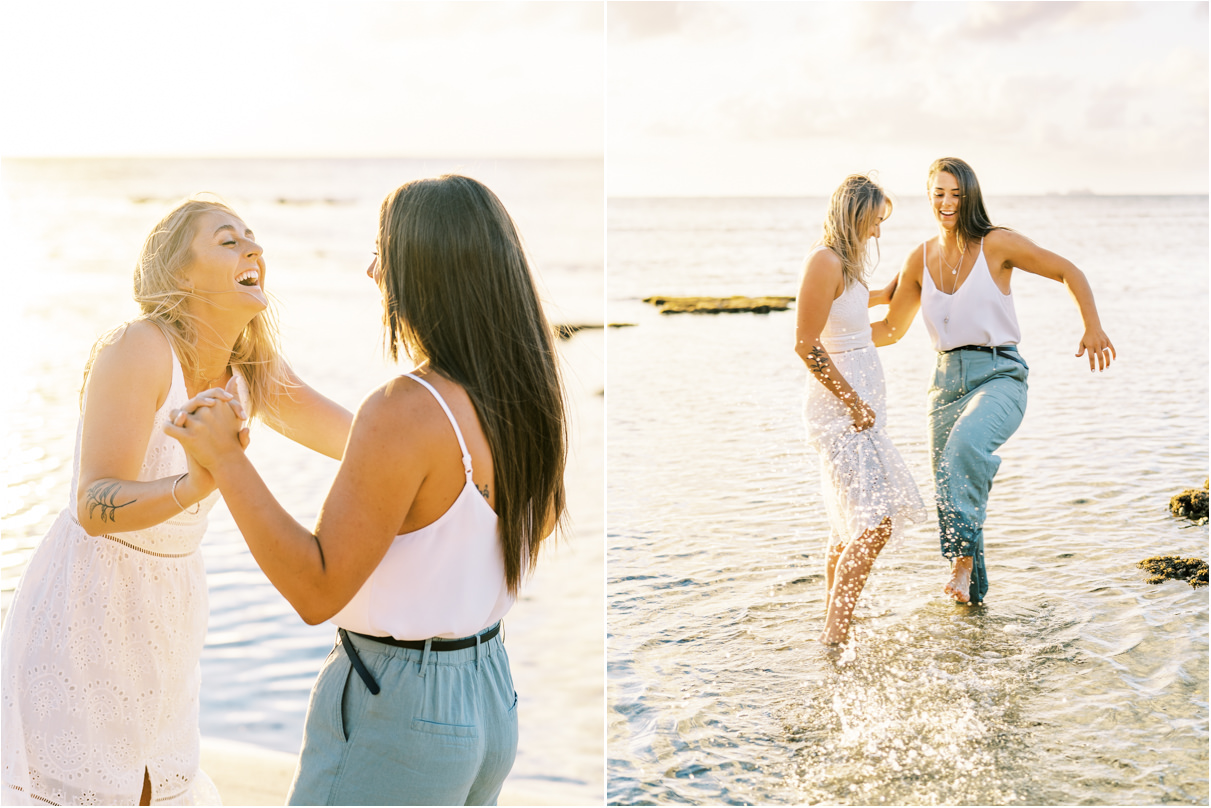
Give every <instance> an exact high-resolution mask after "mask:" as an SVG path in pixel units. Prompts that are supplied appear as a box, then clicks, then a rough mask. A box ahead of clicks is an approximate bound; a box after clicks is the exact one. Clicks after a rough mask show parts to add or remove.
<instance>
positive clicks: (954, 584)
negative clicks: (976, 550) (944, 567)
mask: <svg viewBox="0 0 1211 808" xmlns="http://www.w3.org/2000/svg"><path fill="white" fill-rule="evenodd" d="M950 573H951V574H950V580H949V581H948V582H947V583H946V586H944V587H942V591H943V592H945V593H946V594H947V595H950V596H951V597H952V598H954V599H955V600H957V601H958V602H959V603H970V602H971V595H970V594H969V593H970V591H971V556H959V557H958V558H956V559H955V561H954V566H953V567H951V570H950Z"/></svg>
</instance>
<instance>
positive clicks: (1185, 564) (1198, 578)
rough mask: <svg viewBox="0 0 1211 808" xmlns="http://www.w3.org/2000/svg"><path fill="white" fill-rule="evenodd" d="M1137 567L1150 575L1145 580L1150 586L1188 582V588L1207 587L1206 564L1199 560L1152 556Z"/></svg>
mask: <svg viewBox="0 0 1211 808" xmlns="http://www.w3.org/2000/svg"><path fill="white" fill-rule="evenodd" d="M1136 566H1137V567H1142V568H1143V569H1145V570H1147V571H1148V572H1150V573H1152V577H1151V578H1148V579H1147V582H1148V583H1150V584H1159V583H1163V582H1164V581H1189V582H1190V586H1193V587H1199V586H1206V585H1207V562H1206V561H1203V560H1202V559H1201V558H1178V557H1177V556H1153V557H1152V558H1145V559H1144V560H1143V561H1141V562H1140V563H1139V564H1137V565H1136Z"/></svg>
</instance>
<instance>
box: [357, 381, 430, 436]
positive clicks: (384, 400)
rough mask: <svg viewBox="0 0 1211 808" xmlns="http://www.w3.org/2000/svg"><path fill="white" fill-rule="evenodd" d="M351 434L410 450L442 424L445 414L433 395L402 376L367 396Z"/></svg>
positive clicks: (380, 386) (358, 412)
mask: <svg viewBox="0 0 1211 808" xmlns="http://www.w3.org/2000/svg"><path fill="white" fill-rule="evenodd" d="M353 424H354V425H353V431H354V433H361V434H363V435H365V434H367V433H371V434H373V435H374V436H375V439H376V440H379V441H381V442H382V443H383V444H384V445H387V444H389V445H392V446H400V445H403V444H407V445H409V446H411V447H412V448H413V449H415V448H418V447H419V446H421V445H423V444H424V443H426V442H427V441H426V437H427V436H431V435H433V434H434V432H435V431H437V430H438V428H439V427H443V428H444V425H445V424H446V414H445V412H444V411H443V410H442V408H441V405H440V404H438V403H437V399H435V398H434V397H433V394H432V393H430V392H429V391H428V390H426V389H425V388H424V386H423V385H420V384H418V383H417V382H416V381H415V380H413V379H409V378H408V377H406V376H397V377H395V378H394V379H391V380H389V381H387V382H384V383H383V384H381V385H379V386H378V387H377V388H376V389H374V390H373V391H371V392H370V394H369V395H368V396H366V398H365V399H363V400H362V403H361V405H359V406H358V408H357V413H356V414H355V415H354V419H353Z"/></svg>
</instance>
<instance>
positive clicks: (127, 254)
mask: <svg viewBox="0 0 1211 808" xmlns="http://www.w3.org/2000/svg"><path fill="white" fill-rule="evenodd" d="M449 171H455V172H461V173H467V174H469V175H471V176H474V177H476V178H478V179H480V180H483V181H484V182H485V183H486V184H487V185H488V186H489V187H491V188H492V189H493V190H494V191H496V193H497V194H498V195H499V196H500V197H501V199H502V200H503V202H504V203H505V206H506V207H507V208H508V209H509V211H510V213H511V214H512V215H513V217H514V219H515V220H516V221H517V223H518V227H519V229H520V231H521V233H522V236H523V238H524V239H525V240H526V243H527V248H528V250H529V252H530V255H531V258H532V260H533V265H534V267H535V269H536V272H537V274H538V275H539V279H540V284H541V286H542V287H543V289H544V290H545V301H544V302H545V304H546V307H547V311H548V315H549V316H550V319H551V320H552V321H553V322H556V323H574V324H597V325H600V324H601V322H602V316H603V312H602V300H603V289H604V280H603V271H602V267H603V250H604V243H603V242H604V239H603V235H602V220H603V202H602V186H603V183H602V170H601V163H600V161H541V160H529V161H507V160H465V161H456V160H450V161H442V160H37V161H23V160H20V161H18V160H5V161H4V162H3V163H0V204H2V205H3V214H4V216H3V223H4V236H5V241H6V242H7V243H8V244H9V246H10V249H9V250H8V251H7V252H6V255H5V260H4V267H3V279H4V284H5V287H6V288H5V293H4V295H3V296H2V298H3V303H2V304H0V306H2V310H0V316H2V317H0V319H2V323H3V324H2V326H0V327H2V328H3V337H4V344H5V345H6V346H8V347H7V350H5V351H4V353H3V359H2V360H0V361H2V362H3V368H4V377H5V379H6V380H7V382H8V394H7V396H6V400H5V402H4V417H5V424H6V428H5V432H4V446H3V451H4V458H5V470H6V479H5V489H4V490H5V494H4V502H3V538H2V541H0V550H2V559H3V571H2V580H0V588H2V595H3V602H4V604H5V605H7V603H8V602H9V601H10V599H11V597H12V593H13V590H14V588H15V586H16V584H17V581H18V579H19V576H20V574H21V571H22V569H23V568H24V566H25V563H26V560H27V559H28V557H29V554H30V553H31V552H32V549H33V547H34V546H35V545H36V543H37V541H38V540H39V539H40V538H41V536H42V535H43V533H44V532H45V530H46V529H47V527H49V525H50V523H51V522H52V521H53V520H54V518H55V515H56V514H57V513H58V511H59V510H60V509H61V508H62V507H64V505H65V504H66V502H67V499H68V490H67V489H68V487H69V484H70V480H71V472H72V454H73V451H74V439H75V426H76V421H77V418H78V413H79V409H78V396H79V390H80V384H81V373H82V370H83V367H84V362H85V360H86V359H87V357H88V352H89V349H90V346H91V345H92V343H93V341H94V340H95V339H96V338H97V337H98V336H99V335H101V334H102V333H103V332H104V331H106V330H107V329H109V328H111V327H113V326H115V325H117V324H119V323H120V322H122V321H124V320H126V319H129V318H130V317H132V316H134V314H135V313H136V310H135V307H134V304H133V303H132V302H131V301H130V278H131V271H132V269H133V266H134V262H135V260H136V257H137V255H138V251H139V248H140V246H141V245H142V241H143V238H144V237H145V236H146V234H147V232H148V231H149V230H150V228H151V227H152V225H154V224H155V223H156V221H158V220H159V218H160V217H161V216H162V215H163V214H164V213H166V212H167V211H168V210H169V209H170V208H171V207H172V206H173V204H174V203H175V202H176V201H177V200H179V199H180V198H182V197H184V196H186V195H188V194H192V193H197V192H201V191H210V192H214V193H217V194H219V195H221V197H222V198H223V199H224V200H225V201H227V202H228V203H229V204H230V205H231V206H232V207H233V208H234V209H235V210H236V211H237V212H238V213H239V214H240V215H241V216H242V217H243V218H244V220H245V221H246V222H247V223H248V224H249V226H250V227H252V228H253V230H254V231H255V232H256V235H257V239H258V241H259V242H260V244H261V245H262V246H263V247H264V248H265V260H266V262H267V266H268V270H267V274H266V279H267V287H268V289H269V290H270V292H271V293H272V295H273V296H274V297H275V298H276V299H277V303H278V311H279V317H280V322H281V327H282V337H283V339H282V342H283V346H284V348H285V351H286V354H287V356H288V358H289V359H290V361H291V363H292V364H293V366H294V368H295V369H296V370H297V371H298V372H299V374H300V375H301V376H302V377H303V378H304V379H305V380H306V381H308V382H309V383H310V384H311V385H312V386H314V387H315V388H316V389H318V390H320V391H321V392H323V393H325V394H326V395H328V396H329V397H331V398H333V399H335V400H337V401H338V402H340V403H341V404H343V405H344V406H346V407H348V408H350V409H353V408H356V407H357V405H358V403H359V402H360V401H361V399H362V397H363V396H364V395H365V394H366V393H368V392H369V391H370V390H371V389H373V388H374V387H376V386H377V385H378V384H380V383H381V382H382V381H384V380H386V379H387V378H390V377H391V376H393V375H395V374H397V373H400V372H403V371H405V370H407V369H408V368H407V367H395V366H393V365H391V364H390V363H389V362H388V361H386V360H385V359H384V353H383V350H382V347H381V346H382V340H381V325H380V324H381V306H380V303H379V295H378V291H377V289H376V287H375V285H374V283H373V282H372V281H370V280H369V279H368V278H367V277H366V275H365V269H366V266H367V265H368V264H369V263H370V260H371V257H372V255H371V254H372V251H373V249H374V237H375V233H376V230H377V226H378V208H379V204H380V202H381V201H382V199H383V197H384V196H385V195H386V194H387V193H388V192H389V191H391V190H392V189H394V188H395V187H396V186H398V185H399V184H400V183H402V182H404V181H406V180H409V179H414V178H417V177H423V176H433V175H435V174H438V173H443V172H449ZM560 356H561V359H562V362H563V367H564V371H565V380H566V383H567V386H568V393H569V399H570V402H571V409H572V418H573V440H572V457H571V463H570V467H569V471H568V478H567V480H568V486H569V500H570V511H571V518H572V527H571V530H570V531H569V533H568V535H567V536H566V537H565V539H564V540H563V541H562V542H561V543H559V544H557V545H551V546H549V548H548V549H547V551H545V555H544V557H543V559H542V560H541V562H540V565H539V568H538V571H537V573H536V575H535V577H534V578H533V579H532V580H531V581H530V583H529V585H528V586H527V587H526V588H525V589H524V590H523V594H522V597H521V599H520V601H519V602H518V604H517V605H516V606H515V607H514V609H513V611H512V612H511V613H510V615H509V616H508V618H507V620H506V623H507V637H508V640H507V647H508V649H509V654H510V658H511V659H512V661H513V666H514V678H515V680H516V685H517V690H518V693H519V708H518V710H519V717H520V725H521V730H520V731H521V742H520V749H519V753H518V758H517V763H516V765H515V766H514V769H513V773H512V775H511V776H510V781H509V784H508V785H506V788H510V787H511V788H513V789H514V790H515V792H516V793H524V794H531V795H535V798H538V799H543V800H546V801H550V802H566V803H568V804H599V803H600V802H601V800H602V795H603V793H604V778H603V773H602V765H601V761H602V755H603V743H602V738H603V734H604V723H603V717H602V707H601V705H602V703H603V698H604V696H603V694H604V687H605V685H604V673H603V670H604V652H603V647H604V639H603V628H602V619H601V614H602V608H603V603H604V572H603V570H604V550H603V547H602V542H601V536H602V533H603V530H604V514H603V489H604V473H603V453H604V448H603V447H604V443H603V440H604V407H603V396H602V391H603V387H604V334H603V332H602V331H600V330H588V331H581V332H580V333H578V334H577V335H576V336H574V337H573V338H572V339H570V340H568V341H566V342H564V343H561V348H560ZM249 453H250V455H251V456H252V457H253V460H254V462H255V463H256V465H257V467H258V469H259V470H260V471H261V473H262V475H263V476H264V478H265V480H266V482H267V484H268V485H269V488H270V490H272V491H273V492H274V493H275V495H276V496H277V497H278V498H279V500H280V501H281V502H282V504H283V505H284V506H285V507H286V508H287V510H289V511H290V513H292V514H293V515H294V516H295V517H296V518H297V519H299V521H300V522H302V523H303V524H314V520H315V517H316V514H317V511H318V509H319V506H320V503H321V502H322V501H323V498H324V495H325V494H326V493H327V490H328V487H329V485H330V484H331V481H332V478H333V477H334V476H335V473H336V468H337V464H336V462H335V461H332V460H330V459H328V458H323V457H320V456H318V455H315V454H313V453H311V452H309V451H307V450H305V449H302V448H301V447H298V446H297V445H295V444H293V443H291V442H289V441H287V440H285V439H284V438H281V437H280V436H278V435H277V434H276V433H274V432H272V431H271V430H269V429H267V428H264V427H261V428H259V429H256V430H254V435H253V444H252V446H251V447H250V449H249ZM203 553H204V556H205V560H206V566H207V570H208V577H209V583H210V604H211V616H210V630H209V634H208V637H207V644H206V647H205V650H204V652H203V656H202V703H201V722H202V732H203V734H204V735H209V736H216V737H223V738H230V739H235V740H240V741H245V742H252V743H258V744H261V745H264V746H266V747H270V748H274V749H278V750H281V751H285V752H297V751H298V747H299V743H300V739H301V737H302V726H303V718H304V713H305V710H306V704H307V696H308V692H309V690H310V687H311V684H312V682H313V681H314V679H315V675H316V672H317V671H318V670H319V667H320V664H321V663H322V661H323V660H324V658H325V657H326V656H327V654H328V652H329V650H330V649H331V647H332V643H333V639H334V635H335V630H334V629H333V627H332V626H330V625H321V626H315V627H309V626H307V625H305V624H304V623H303V622H302V620H300V619H299V618H298V616H297V615H296V614H295V613H294V612H293V610H292V609H291V608H290V607H289V606H288V604H287V603H286V601H285V600H284V599H283V598H281V597H280V596H279V595H278V594H277V592H276V591H275V590H274V589H273V587H272V586H271V585H269V583H268V582H267V581H266V579H265V578H264V577H263V575H262V574H261V573H260V571H259V569H258V568H257V566H256V564H255V562H254V561H253V560H252V557H251V556H250V555H249V553H248V551H247V548H246V547H245V546H244V543H243V540H242V539H241V537H240V535H239V532H238V531H237V530H236V528H235V525H234V523H233V522H232V520H231V517H230V515H229V514H228V513H227V511H226V509H225V507H223V506H222V505H221V504H220V505H219V506H217V507H216V508H215V510H214V512H213V515H212V517H211V523H210V530H209V532H208V534H207V536H206V539H205V541H204V543H203Z"/></svg>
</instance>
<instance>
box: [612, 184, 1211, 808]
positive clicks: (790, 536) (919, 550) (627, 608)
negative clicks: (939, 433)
mask: <svg viewBox="0 0 1211 808" xmlns="http://www.w3.org/2000/svg"><path fill="white" fill-rule="evenodd" d="M999 201H1000V202H1001V205H1000V206H999V207H994V209H993V210H992V213H993V216H994V220H1003V221H1005V222H1006V223H1008V224H1011V225H1013V226H1015V227H1017V228H1020V229H1021V230H1022V231H1023V232H1025V233H1026V234H1027V235H1029V236H1030V237H1031V238H1033V239H1035V240H1036V241H1038V242H1039V243H1040V244H1042V245H1043V246H1045V247H1048V248H1050V249H1054V250H1055V251H1057V252H1059V253H1060V254H1062V255H1065V256H1066V257H1069V258H1071V259H1073V260H1074V262H1075V263H1076V264H1077V265H1078V266H1080V267H1082V268H1083V269H1084V270H1085V271H1086V273H1087V274H1088V275H1089V277H1090V280H1091V282H1092V284H1093V286H1094V290H1095V293H1096V295H1097V300H1098V304H1099V309H1100V311H1101V314H1102V319H1103V322H1104V325H1105V327H1106V330H1107V331H1108V333H1109V334H1110V336H1111V338H1112V340H1114V342H1115V345H1116V347H1117V349H1118V354H1119V360H1118V362H1117V363H1116V364H1115V365H1114V366H1113V368H1112V369H1111V370H1110V371H1109V372H1106V373H1102V374H1090V372H1089V370H1088V365H1087V364H1084V365H1082V362H1083V361H1084V360H1078V359H1075V358H1073V356H1072V354H1073V353H1074V352H1075V347H1076V343H1077V341H1078V340H1079V336H1080V320H1079V317H1078V316H1077V314H1076V312H1075V308H1074V306H1073V305H1072V303H1071V302H1070V301H1069V299H1068V297H1067V295H1066V293H1065V292H1064V291H1063V289H1062V288H1060V287H1058V286H1056V285H1054V284H1052V283H1050V282H1048V281H1044V280H1042V279H1037V278H1032V277H1021V276H1020V273H1019V276H1017V277H1015V279H1014V285H1015V298H1016V299H1017V309H1018V315H1019V319H1020V321H1021V323H1022V329H1023V333H1024V340H1023V343H1022V353H1023V355H1024V356H1025V358H1026V360H1027V361H1028V362H1029V364H1030V366H1031V378H1030V403H1029V406H1028V408H1027V413H1026V419H1025V422H1024V423H1023V426H1022V427H1021V428H1020V429H1019V431H1018V433H1017V434H1016V435H1015V436H1014V437H1013V438H1012V439H1011V440H1010V441H1009V443H1008V444H1006V445H1005V447H1003V449H1002V450H1001V452H1000V454H1001V457H1002V458H1003V465H1002V467H1001V472H1000V474H999V475H998V477H997V481H996V485H995V487H994V490H993V493H992V497H991V501H990V505H989V513H990V516H989V519H988V522H987V524H986V536H987V546H988V559H989V575H990V581H991V591H990V593H989V600H988V602H987V605H986V606H984V607H982V608H977V609H972V608H967V607H961V606H956V605H952V604H951V603H949V602H948V601H947V600H946V599H945V598H943V597H942V596H941V594H940V591H939V590H940V586H941V584H942V583H943V582H944V570H945V565H944V563H943V562H942V560H941V559H940V557H939V555H938V550H937V539H936V534H935V531H936V522H935V521H934V520H932V519H931V522H930V524H928V525H925V526H923V527H920V528H914V529H910V531H909V534H908V536H907V541H906V546H905V548H904V549H903V550H901V551H899V552H897V553H888V554H885V555H884V556H882V557H880V559H879V560H878V562H877V563H876V565H875V569H874V572H873V573H872V575H871V578H870V581H869V582H868V584H867V587H866V590H865V592H864V593H863V595H862V599H861V601H860V602H859V604H858V609H857V613H856V617H855V622H854V629H853V632H854V634H853V636H854V643H853V644H852V646H851V647H849V648H847V649H845V650H844V651H841V652H828V651H825V650H824V649H822V648H821V647H820V646H819V645H818V644H817V643H815V642H814V641H813V638H814V637H815V636H817V635H818V634H819V632H820V630H821V628H822V626H823V613H822V612H823V562H824V553H823V551H824V542H825V538H826V536H827V525H826V521H825V515H824V510H823V504H822V501H821V498H820V492H819V475H818V471H817V464H816V460H815V457H814V456H813V455H811V454H810V451H809V450H808V449H807V448H806V446H805V444H804V442H803V426H802V422H801V406H802V390H803V385H804V384H805V383H806V375H807V374H806V371H805V370H804V368H803V367H802V363H801V362H800V361H799V360H798V357H796V356H795V354H794V353H793V352H792V348H793V331H794V312H793V311H790V312H785V313H773V314H770V315H767V316H760V315H730V316H716V317H710V316H689V315H680V316H663V317H662V316H661V315H658V314H656V313H655V310H654V309H652V308H651V307H649V306H646V305H644V304H642V303H640V302H639V301H638V298H640V297H643V296H646V295H650V294H795V293H796V291H797V280H798V279H797V274H798V270H799V264H800V261H801V260H802V256H803V255H804V254H805V253H806V252H807V248H808V245H809V244H810V242H811V241H812V240H813V239H814V238H815V237H816V229H815V228H816V222H818V221H819V219H820V218H821V216H822V215H823V209H824V200H613V201H611V202H610V206H609V222H610V236H609V242H608V245H609V255H610V279H609V283H610V285H609V288H608V294H609V299H610V303H609V305H610V311H609V318H610V320H611V321H612V322H630V323H636V324H637V325H635V326H634V327H631V328H620V329H618V330H616V331H611V333H610V343H609V368H610V372H609V379H608V400H609V410H608V430H609V446H608V451H607V457H608V464H609V469H610V473H609V488H608V503H609V506H608V516H607V524H608V543H609V550H608V574H609V583H608V592H609V617H608V632H609V637H608V652H607V659H608V681H609V685H608V702H609V708H608V717H607V722H608V730H607V754H608V772H607V778H608V784H609V785H608V799H609V801H610V802H612V803H619V804H651V803H677V802H688V803H723V804H743V803H819V802H825V803H840V804H876V805H884V804H885V805H894V804H1073V803H1081V804H1152V803H1160V802H1178V803H1192V804H1205V803H1206V802H1207V742H1208V728H1207V717H1208V712H1207V672H1208V667H1207V664H1208V663H1207V590H1206V589H1193V588H1191V587H1190V586H1189V585H1188V584H1186V583H1184V582H1168V583H1165V584H1162V585H1149V584H1146V583H1144V578H1145V577H1146V576H1145V574H1144V573H1143V571H1142V570H1139V569H1137V568H1136V567H1135V563H1136V562H1137V561H1139V560H1141V559H1143V558H1145V557H1148V556H1152V555H1158V554H1178V555H1193V556H1199V557H1204V558H1205V557H1206V555H1207V528H1206V526H1195V525H1193V524H1191V523H1190V522H1189V521H1186V520H1179V519H1175V518H1173V517H1171V516H1170V515H1169V514H1168V512H1167V505H1168V500H1169V497H1170V496H1171V495H1172V494H1174V493H1177V492H1178V491H1180V490H1181V489H1183V488H1188V487H1193V486H1199V485H1201V484H1202V482H1203V480H1204V479H1205V477H1206V475H1207V462H1208V456H1207V414H1208V399H1207V363H1206V358H1205V354H1204V353H1202V352H1201V350H1200V346H1205V345H1206V344H1207V325H1206V312H1207V271H1206V267H1207V238H1206V234H1207V200H1206V198H1205V197H1195V198H1161V199H1153V200H1148V199H1130V198H1128V199H1112V198H1101V197H1095V198H1088V199H1080V198H1046V199H1034V200H1031V199H1009V200H999ZM1073 227H1079V228H1080V230H1081V232H1079V233H1078V232H1069V230H1070V228H1073ZM929 230H930V224H929V219H928V213H927V211H926V209H925V206H924V204H916V203H914V202H913V201H912V200H903V201H900V202H899V204H898V206H897V210H896V212H895V214H894V216H893V217H892V219H891V220H890V221H889V222H888V223H887V224H885V225H884V236H883V239H882V244H881V248H882V255H883V260H882V264H881V265H880V267H879V268H878V269H877V270H876V273H875V281H874V282H875V284H876V285H882V284H883V283H885V282H886V280H887V279H888V278H889V277H890V275H891V273H892V272H893V271H895V269H897V268H898V265H899V262H900V261H901V260H902V258H903V256H904V255H905V254H906V253H907V251H908V249H910V247H911V246H912V245H913V244H914V243H916V242H917V241H919V240H920V239H921V238H924V237H926V236H928V235H929ZM1157 243H1162V244H1165V245H1167V247H1166V252H1165V253H1164V255H1160V256H1158V255H1156V254H1154V253H1153V252H1151V251H1150V249H1151V248H1153V247H1154V246H1155V245H1156V244H1157ZM881 356H882V359H883V364H884V367H885V369H886V372H887V376H888V379H887V381H888V411H889V424H888V429H889V432H890V434H891V436H892V438H893V440H894V441H895V442H896V444H897V446H898V447H899V448H900V450H901V453H902V454H903V455H904V458H905V460H906V461H907V463H908V464H909V466H910V468H911V470H912V472H913V474H914V476H915V477H916V479H917V481H918V484H919V485H920V486H921V488H922V494H923V495H924V496H925V497H926V499H927V500H928V499H930V498H932V485H931V483H930V477H929V473H928V456H927V447H926V445H925V442H924V424H925V391H926V388H927V386H928V383H929V378H930V372H931V367H932V354H931V351H930V350H929V345H928V339H927V335H926V333H925V329H924V327H923V326H922V325H921V324H920V323H918V324H916V325H914V326H913V329H912V330H911V331H910V332H909V334H908V335H907V336H906V337H905V339H904V340H903V341H902V342H901V343H900V344H898V345H896V346H892V347H889V348H885V349H882V353H881Z"/></svg>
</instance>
